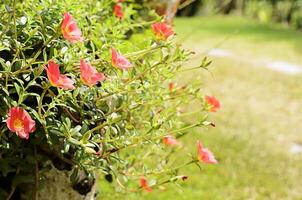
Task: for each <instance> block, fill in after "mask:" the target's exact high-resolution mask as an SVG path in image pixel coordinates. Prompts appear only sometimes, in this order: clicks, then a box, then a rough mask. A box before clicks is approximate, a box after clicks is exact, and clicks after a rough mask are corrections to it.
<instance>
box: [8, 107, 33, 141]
mask: <svg viewBox="0 0 302 200" xmlns="http://www.w3.org/2000/svg"><path fill="white" fill-rule="evenodd" d="M6 125H7V127H8V129H9V130H10V131H12V132H15V133H16V134H17V135H18V136H19V137H20V138H24V139H28V138H29V134H30V133H32V132H34V131H35V130H36V127H35V125H36V123H35V121H34V120H32V118H31V117H30V115H29V114H28V112H27V111H26V110H24V109H23V108H20V107H14V108H11V109H10V110H9V112H8V118H7V120H6Z"/></svg>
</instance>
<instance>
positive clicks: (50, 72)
mask: <svg viewBox="0 0 302 200" xmlns="http://www.w3.org/2000/svg"><path fill="white" fill-rule="evenodd" d="M45 69H46V73H47V77H48V79H49V81H50V83H51V85H52V86H55V87H59V88H63V89H67V90H68V89H71V90H72V89H74V88H75V87H74V86H73V84H74V81H73V80H71V79H70V78H68V77H67V76H65V75H62V74H61V73H60V69H59V65H57V64H56V63H54V62H53V61H51V60H50V61H48V68H45Z"/></svg>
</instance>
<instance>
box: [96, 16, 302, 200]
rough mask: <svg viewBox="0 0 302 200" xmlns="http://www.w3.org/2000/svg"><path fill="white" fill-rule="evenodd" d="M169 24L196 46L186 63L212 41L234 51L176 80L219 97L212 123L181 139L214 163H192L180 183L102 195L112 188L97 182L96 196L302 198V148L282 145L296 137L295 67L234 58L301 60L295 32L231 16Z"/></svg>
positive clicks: (299, 104)
mask: <svg viewBox="0 0 302 200" xmlns="http://www.w3.org/2000/svg"><path fill="white" fill-rule="evenodd" d="M175 25H176V32H177V33H178V37H177V38H178V39H179V41H182V42H183V43H184V46H185V48H189V49H192V48H193V49H194V50H195V51H196V52H197V56H195V57H194V58H193V60H192V61H191V62H189V63H188V65H189V66H194V65H195V64H197V63H198V62H199V61H200V59H199V57H200V56H203V55H205V54H204V52H206V51H207V50H208V49H209V48H211V47H213V46H215V45H218V44H219V47H217V48H223V49H227V50H230V51H232V52H234V53H235V54H238V59H236V58H232V59H231V58H211V59H212V60H213V64H212V65H211V66H210V69H209V70H210V72H211V73H208V72H207V71H204V70H200V71H198V70H197V71H194V72H193V71H191V72H188V73H185V74H183V75H181V79H182V82H179V84H185V83H186V82H187V81H190V80H191V79H192V78H200V79H201V80H203V88H205V93H207V94H213V95H215V96H217V97H218V98H219V99H220V100H221V102H222V109H221V110H220V111H218V112H217V113H215V114H212V115H211V119H212V120H213V121H214V122H215V124H216V125H217V127H216V128H211V129H208V130H204V129H195V130H192V134H189V135H187V136H185V137H184V138H183V140H182V142H183V143H184V144H188V146H186V147H185V150H186V151H188V152H194V151H196V150H195V148H196V146H195V141H196V140H197V139H199V140H202V141H203V143H204V144H205V145H206V146H207V147H209V148H210V149H211V150H212V151H213V152H214V153H215V155H216V157H217V158H218V160H219V162H220V163H219V165H215V166H208V165H207V166H203V169H202V171H200V170H199V169H198V168H197V167H196V166H190V167H188V168H186V169H183V170H182V173H183V174H186V175H188V176H189V179H188V180H187V181H186V182H185V183H182V184H181V185H182V189H179V188H177V187H175V186H173V185H169V186H166V188H165V189H164V190H155V191H154V192H152V193H150V194H149V193H148V194H147V193H139V194H127V195H125V196H123V197H122V198H121V197H113V195H111V194H110V195H106V193H107V192H110V191H111V192H112V190H111V189H110V188H111V186H105V185H104V187H103V188H102V190H103V192H101V199H114V198H115V199H164V200H166V199H173V200H178V199H214V200H216V199H217V200H220V199H223V200H225V199H227V200H228V199H230V200H236V199H261V200H262V199H273V200H275V199H277V200H279V199H280V200H283V199H290V200H292V199H297V200H298V199H302V184H301V183H302V156H301V155H291V154H289V153H288V149H289V147H290V146H291V145H292V144H293V143H295V142H297V143H302V138H301V130H302V123H301V122H302V115H301V111H302V84H301V75H295V76H290V75H287V74H282V73H279V72H274V71H271V70H269V69H266V68H263V67H262V66H258V67H255V66H254V65H252V64H250V63H249V62H242V58H244V60H250V61H251V63H252V61H254V60H285V61H288V62H293V63H302V37H301V36H302V34H301V33H300V32H296V31H291V30H285V29H283V28H282V27H278V26H277V25H270V26H269V25H263V24H258V23H257V22H253V21H250V20H246V19H242V18H238V17H219V16H218V17H204V18H190V19H177V20H176V22H175ZM196 27H198V28H196ZM235 32H236V34H235V35H232V34H234V33H235ZM230 35H232V36H231V37H230ZM181 38H182V39H181ZM226 38H227V39H226ZM221 41H223V42H221ZM239 58H240V59H239ZM192 118H194V116H193V117H192ZM189 144H192V145H189ZM102 195H103V197H104V198H102ZM110 197H111V198H110Z"/></svg>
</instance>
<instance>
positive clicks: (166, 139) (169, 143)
mask: <svg viewBox="0 0 302 200" xmlns="http://www.w3.org/2000/svg"><path fill="white" fill-rule="evenodd" d="M163 143H164V144H165V145H167V146H174V145H178V144H179V143H178V141H177V140H176V139H175V137H173V136H172V135H166V136H164V137H163Z"/></svg>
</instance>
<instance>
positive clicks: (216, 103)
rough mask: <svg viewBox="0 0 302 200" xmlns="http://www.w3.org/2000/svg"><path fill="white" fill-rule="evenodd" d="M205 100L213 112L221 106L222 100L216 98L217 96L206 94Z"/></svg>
mask: <svg viewBox="0 0 302 200" xmlns="http://www.w3.org/2000/svg"><path fill="white" fill-rule="evenodd" d="M205 100H206V102H207V103H208V104H209V105H210V106H211V108H210V111H211V112H216V111H217V110H218V109H219V108H220V102H219V101H218V100H217V99H216V97H214V96H206V97H205Z"/></svg>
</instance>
